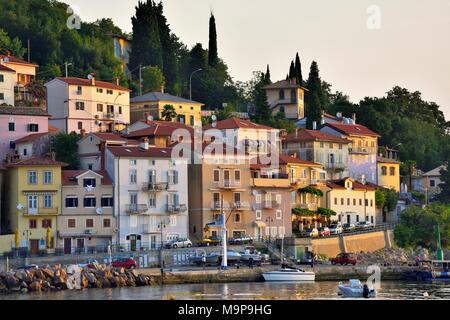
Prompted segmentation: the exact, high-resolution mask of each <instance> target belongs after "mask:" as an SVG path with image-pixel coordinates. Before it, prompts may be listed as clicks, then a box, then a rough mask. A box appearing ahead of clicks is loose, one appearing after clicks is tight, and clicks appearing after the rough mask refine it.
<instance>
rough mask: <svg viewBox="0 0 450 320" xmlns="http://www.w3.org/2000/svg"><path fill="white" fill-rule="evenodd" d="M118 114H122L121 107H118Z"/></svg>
mask: <svg viewBox="0 0 450 320" xmlns="http://www.w3.org/2000/svg"><path fill="white" fill-rule="evenodd" d="M119 114H122V107H121V106H119Z"/></svg>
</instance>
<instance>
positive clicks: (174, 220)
mask: <svg viewBox="0 0 450 320" xmlns="http://www.w3.org/2000/svg"><path fill="white" fill-rule="evenodd" d="M169 225H170V226H171V227H176V226H177V216H174V215H172V216H170V221H169Z"/></svg>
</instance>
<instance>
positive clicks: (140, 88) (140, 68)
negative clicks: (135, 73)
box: [139, 63, 142, 96]
mask: <svg viewBox="0 0 450 320" xmlns="http://www.w3.org/2000/svg"><path fill="white" fill-rule="evenodd" d="M139 96H142V63H140V64H139Z"/></svg>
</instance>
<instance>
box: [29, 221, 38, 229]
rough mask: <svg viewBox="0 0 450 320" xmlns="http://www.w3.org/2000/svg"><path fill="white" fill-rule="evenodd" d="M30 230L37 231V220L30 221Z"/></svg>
mask: <svg viewBox="0 0 450 320" xmlns="http://www.w3.org/2000/svg"><path fill="white" fill-rule="evenodd" d="M28 226H29V227H30V229H37V220H36V219H30V222H29V225H28Z"/></svg>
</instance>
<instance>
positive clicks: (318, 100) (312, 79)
mask: <svg viewBox="0 0 450 320" xmlns="http://www.w3.org/2000/svg"><path fill="white" fill-rule="evenodd" d="M306 87H307V89H308V91H307V92H306V95H305V104H306V107H305V109H306V110H305V115H306V117H307V127H308V128H310V129H312V128H313V122H314V121H315V122H316V123H317V124H320V120H321V117H322V112H323V111H324V110H325V106H324V105H323V96H324V93H323V90H322V80H321V79H320V75H319V66H318V65H317V62H315V61H313V62H312V64H311V69H310V72H309V77H308V81H307V83H306Z"/></svg>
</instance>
